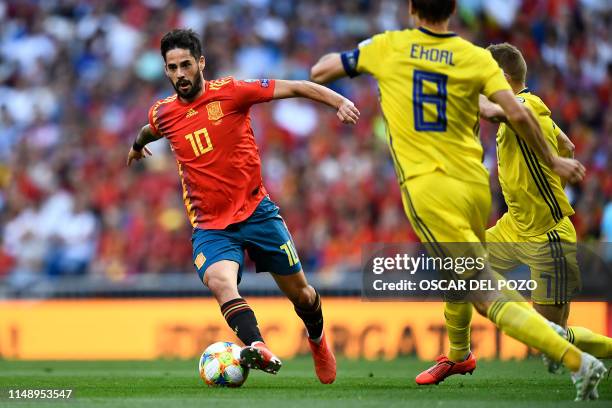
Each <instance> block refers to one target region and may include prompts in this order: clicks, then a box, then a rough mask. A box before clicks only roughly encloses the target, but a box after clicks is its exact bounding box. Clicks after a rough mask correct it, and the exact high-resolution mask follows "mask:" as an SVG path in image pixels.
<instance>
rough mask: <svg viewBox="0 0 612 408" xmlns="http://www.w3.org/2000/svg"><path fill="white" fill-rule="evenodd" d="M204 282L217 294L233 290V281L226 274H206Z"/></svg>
mask: <svg viewBox="0 0 612 408" xmlns="http://www.w3.org/2000/svg"><path fill="white" fill-rule="evenodd" d="M204 284H205V285H206V286H207V287H208V289H210V291H211V292H212V293H213V294H215V295H220V294H222V293H223V292H227V291H231V290H232V283H231V282H230V281H229V280H228V279H226V278H225V277H224V276H219V275H217V274H210V275H208V274H207V275H205V276H204Z"/></svg>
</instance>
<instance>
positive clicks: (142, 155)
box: [127, 146, 153, 166]
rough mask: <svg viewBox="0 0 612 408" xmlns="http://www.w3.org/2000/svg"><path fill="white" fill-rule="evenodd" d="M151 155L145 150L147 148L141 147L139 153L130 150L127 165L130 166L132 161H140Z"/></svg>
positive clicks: (132, 149)
mask: <svg viewBox="0 0 612 408" xmlns="http://www.w3.org/2000/svg"><path fill="white" fill-rule="evenodd" d="M152 155H153V153H151V151H150V150H149V149H148V148H147V146H145V147H143V148H142V150H141V151H137V150H134V148H133V147H132V148H130V152H129V153H128V157H127V165H128V166H130V165H131V164H132V162H133V161H138V160H140V159H144V158H145V157H147V156H152Z"/></svg>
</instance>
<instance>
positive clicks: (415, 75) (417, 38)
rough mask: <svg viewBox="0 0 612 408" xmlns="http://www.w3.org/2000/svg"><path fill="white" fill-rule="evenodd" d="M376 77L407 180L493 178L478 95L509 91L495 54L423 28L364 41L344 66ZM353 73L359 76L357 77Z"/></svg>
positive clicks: (394, 151)
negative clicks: (482, 139) (436, 173)
mask: <svg viewBox="0 0 612 408" xmlns="http://www.w3.org/2000/svg"><path fill="white" fill-rule="evenodd" d="M351 61H353V62H354V64H355V65H354V70H355V71H356V72H353V74H357V73H361V72H364V73H368V74H371V75H372V76H374V78H376V80H377V82H378V87H379V92H380V103H381V107H382V111H383V115H384V117H385V120H386V122H387V142H388V144H389V148H390V150H391V154H392V156H393V160H394V164H395V167H396V172H397V173H398V178H399V179H400V180H399V181H400V184H402V183H403V182H404V181H405V180H406V179H409V178H412V177H415V176H419V175H422V174H427V173H430V172H434V171H441V172H443V173H445V174H446V175H448V176H451V177H455V178H457V179H460V180H462V181H467V182H476V183H486V184H488V182H489V175H488V171H487V169H486V168H485V166H484V165H483V164H482V159H483V149H482V145H481V143H480V124H479V109H478V96H479V94H484V95H486V96H491V95H492V94H494V93H496V92H498V91H501V90H511V88H510V85H508V82H507V81H506V79H505V78H504V75H503V73H502V70H501V69H500V68H499V66H498V64H497V62H496V61H495V60H494V59H493V57H492V56H491V54H490V53H489V52H488V51H487V50H485V49H483V48H480V47H477V46H475V45H474V44H472V43H470V42H469V41H466V40H464V39H463V38H461V37H459V36H457V35H456V34H455V33H434V32H431V31H429V30H427V29H425V28H423V27H420V28H418V29H410V30H403V31H387V32H385V33H382V34H377V35H375V36H374V37H372V38H371V39H369V40H366V41H364V42H362V43H361V44H360V45H359V48H358V49H356V50H354V51H353V54H352V56H349V58H347V57H346V56H345V55H343V65H344V67H345V70H347V67H348V68H349V69H348V70H347V73H349V75H351V72H350V63H351ZM351 76H354V75H351Z"/></svg>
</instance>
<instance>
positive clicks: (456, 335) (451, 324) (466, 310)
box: [444, 302, 472, 362]
mask: <svg viewBox="0 0 612 408" xmlns="http://www.w3.org/2000/svg"><path fill="white" fill-rule="evenodd" d="M444 319H445V321H446V331H447V333H448V340H449V341H450V351H449V353H448V358H449V359H450V360H451V361H455V362H458V361H463V360H465V357H466V355H467V354H468V353H469V352H470V323H471V322H472V304H471V303H459V302H446V303H445V304H444Z"/></svg>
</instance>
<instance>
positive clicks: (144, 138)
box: [127, 124, 162, 166]
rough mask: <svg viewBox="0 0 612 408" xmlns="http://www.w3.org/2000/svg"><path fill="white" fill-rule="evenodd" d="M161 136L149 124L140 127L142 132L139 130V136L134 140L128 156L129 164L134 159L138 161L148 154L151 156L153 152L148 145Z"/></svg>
mask: <svg viewBox="0 0 612 408" xmlns="http://www.w3.org/2000/svg"><path fill="white" fill-rule="evenodd" d="M161 138H162V136H161V135H157V134H155V133H154V132H153V130H152V129H151V126H149V125H148V124H147V125H144V126H143V127H142V129H140V132H138V136H136V140H134V144H133V145H132V147H131V148H130V152H129V153H128V157H127V165H128V166H129V165H131V164H132V162H133V161H138V160H140V159H144V158H145V157H147V156H151V155H152V154H153V153H151V151H150V150H149V149H148V148H147V147H146V145H147V144H148V143H151V142H154V141H156V140H158V139H161Z"/></svg>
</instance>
